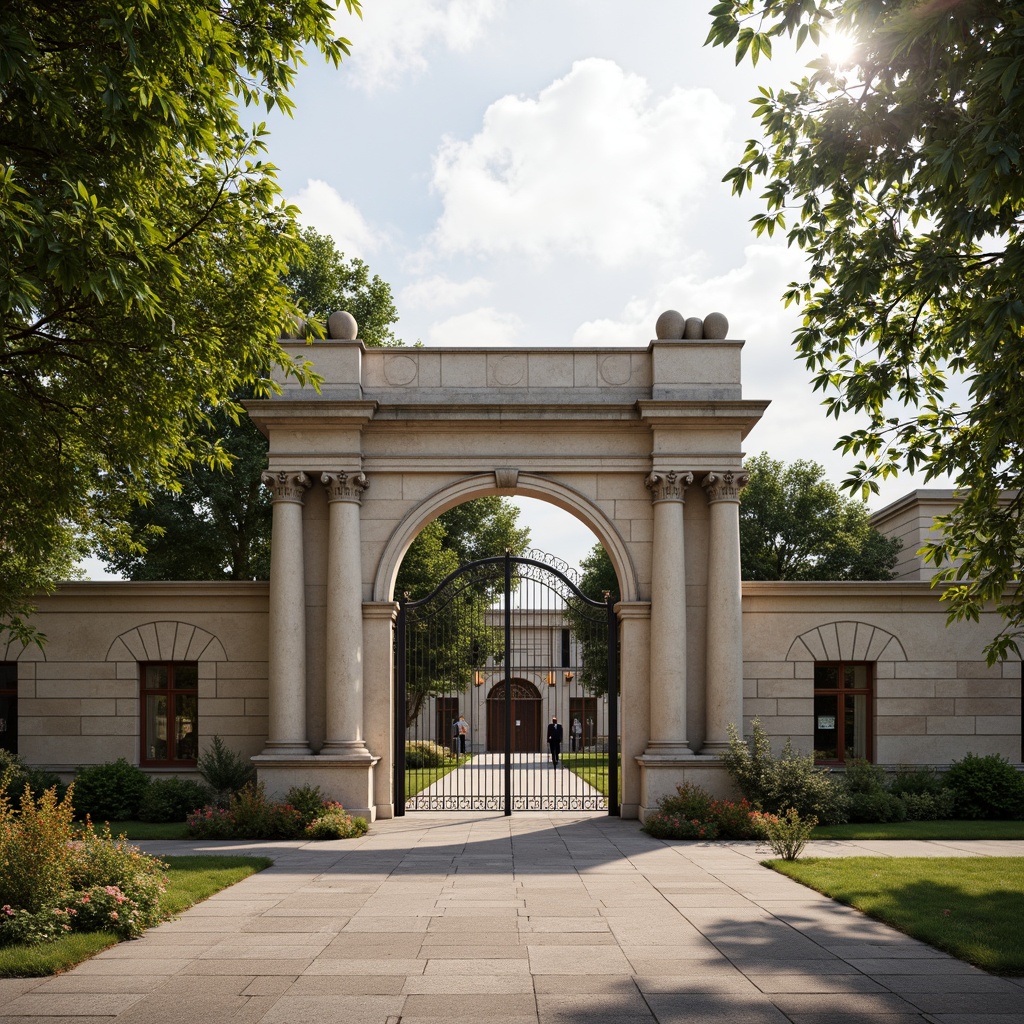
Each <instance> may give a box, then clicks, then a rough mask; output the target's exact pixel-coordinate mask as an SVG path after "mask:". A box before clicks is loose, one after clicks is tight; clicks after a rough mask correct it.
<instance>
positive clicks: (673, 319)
mask: <svg viewBox="0 0 1024 1024" xmlns="http://www.w3.org/2000/svg"><path fill="white" fill-rule="evenodd" d="M684 323H685V321H684V320H683V314H682V313H677V312H676V311H675V310H674V309H666V310H665V312H664V313H662V314H661V316H659V317H658V322H657V323H656V324H655V325H654V334H655V337H657V338H661V339H662V340H665V341H678V340H680V339H681V338H682V336H683V325H684Z"/></svg>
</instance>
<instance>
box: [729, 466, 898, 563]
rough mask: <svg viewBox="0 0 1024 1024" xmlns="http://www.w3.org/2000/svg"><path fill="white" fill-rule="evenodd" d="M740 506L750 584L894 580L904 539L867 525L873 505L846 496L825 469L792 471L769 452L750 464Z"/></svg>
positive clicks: (742, 556) (742, 547)
mask: <svg viewBox="0 0 1024 1024" xmlns="http://www.w3.org/2000/svg"><path fill="white" fill-rule="evenodd" d="M744 469H745V470H746V471H747V472H748V473H749V474H750V481H749V483H748V484H747V486H746V487H745V488H744V489H743V500H742V502H741V503H740V566H741V574H742V576H743V579H745V580H891V579H892V578H893V571H892V570H893V566H895V564H896V560H897V558H898V557H899V551H900V547H901V546H902V544H901V542H900V541H899V540H889V539H888V538H886V537H883V536H882V535H881V534H880V533H879V532H878V531H877V530H876V529H874V527H872V526H871V524H870V523H869V522H868V511H867V506H866V505H865V504H864V503H863V502H862V501H859V500H857V499H855V498H846V497H844V496H843V495H842V494H841V493H840V491H839V489H838V488H837V487H835V485H833V484H831V483H829V481H828V480H826V479H825V467H824V466H820V465H818V463H816V462H808V461H805V460H803V459H798V460H797V461H796V462H792V463H790V464H789V465H786V464H784V463H782V462H780V461H779V460H778V459H772V458H769V457H768V455H767V453H765V452H762V453H761V454H760V455H755V456H754V457H753V458H749V459H747V461H746V462H745V463H744Z"/></svg>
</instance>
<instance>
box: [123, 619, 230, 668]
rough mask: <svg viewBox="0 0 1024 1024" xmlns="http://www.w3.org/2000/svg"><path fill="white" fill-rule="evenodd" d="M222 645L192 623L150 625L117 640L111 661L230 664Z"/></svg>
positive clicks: (131, 631)
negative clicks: (216, 662)
mask: <svg viewBox="0 0 1024 1024" xmlns="http://www.w3.org/2000/svg"><path fill="white" fill-rule="evenodd" d="M227 660H228V657H227V655H226V654H225V653H224V647H223V645H222V644H221V642H220V641H219V640H218V639H217V638H216V637H215V636H214V635H213V634H212V633H208V632H207V631H206V630H205V629H201V628H200V627H199V626H194V625H192V623H190V622H174V621H163V622H147V623H145V624H144V625H142V626H136V627H135V628H134V629H129V630H128V631H127V632H125V633H122V634H121V635H120V636H119V637H117V638H115V640H114V642H113V643H112V644H111V645H110V647H109V649H108V650H107V661H137V662H146V661H227Z"/></svg>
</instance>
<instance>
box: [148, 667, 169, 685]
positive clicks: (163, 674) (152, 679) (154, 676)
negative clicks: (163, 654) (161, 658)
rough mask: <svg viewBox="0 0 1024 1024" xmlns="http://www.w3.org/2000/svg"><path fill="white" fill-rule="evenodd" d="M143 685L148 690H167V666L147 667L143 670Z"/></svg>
mask: <svg viewBox="0 0 1024 1024" xmlns="http://www.w3.org/2000/svg"><path fill="white" fill-rule="evenodd" d="M142 685H143V686H144V687H145V688H146V689H147V690H166V689H167V666H166V665H147V666H146V667H145V669H144V670H143V676H142Z"/></svg>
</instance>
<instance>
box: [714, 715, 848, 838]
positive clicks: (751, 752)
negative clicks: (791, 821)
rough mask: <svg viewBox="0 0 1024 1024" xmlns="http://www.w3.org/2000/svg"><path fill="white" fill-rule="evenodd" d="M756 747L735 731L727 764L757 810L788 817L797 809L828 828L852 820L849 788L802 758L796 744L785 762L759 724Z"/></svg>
mask: <svg viewBox="0 0 1024 1024" xmlns="http://www.w3.org/2000/svg"><path fill="white" fill-rule="evenodd" d="M752 728H753V735H752V737H751V742H750V745H749V746H748V744H747V743H746V742H745V741H744V740H742V739H740V737H739V735H738V734H737V732H736V729H735V727H734V726H732V725H730V726H729V749H728V750H727V751H726V752H725V754H723V755H722V761H723V763H724V764H725V767H726V769H727V770H728V772H729V774H730V775H731V776H732V778H733V781H734V782H735V783H736V785H737V786H738V787H739V790H740V792H741V793H742V794H743V795H744V796H745V797H746V798H747V799H748V800H749V801H750V802H751V803H752V804H753V805H754V807H755V808H757V809H758V810H762V811H767V812H769V813H771V814H782V813H784V812H785V811H786V810H787V809H788V808H790V807H793V808H795V809H796V810H797V812H798V813H799V814H800V815H801V816H807V815H813V816H814V817H815V818H817V819H818V821H820V822H821V823H822V824H825V825H839V824H842V823H843V822H844V821H846V820H847V816H848V811H849V797H848V796H847V793H846V790H845V787H843V786H840V785H837V784H836V783H835V782H833V781H832V779H831V778H830V777H829V774H828V769H827V768H819V767H817V766H816V765H815V763H814V757H813V755H811V754H806V755H805V754H801V753H800V752H799V751H797V750H796V749H795V748H794V747H793V744H792V742H791V741H790V740H786V746H785V748H784V749H783V751H782V754H781V755H780V756H779V757H775V755H774V754H773V753H772V748H771V740H770V738H769V736H768V734H767V733H766V732H765V731H764V729H763V728H762V727H761V723H760V722H759V721H758V720H757V719H756V718H755V719H754V721H753V723H752Z"/></svg>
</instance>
